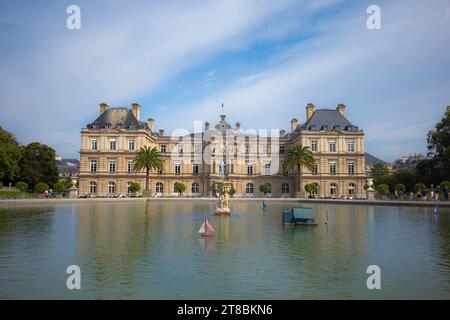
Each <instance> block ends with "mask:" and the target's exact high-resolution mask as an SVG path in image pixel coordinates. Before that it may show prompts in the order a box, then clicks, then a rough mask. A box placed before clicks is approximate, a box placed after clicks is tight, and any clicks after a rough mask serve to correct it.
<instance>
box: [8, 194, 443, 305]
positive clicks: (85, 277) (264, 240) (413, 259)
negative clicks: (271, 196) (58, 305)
mask: <svg viewBox="0 0 450 320" xmlns="http://www.w3.org/2000/svg"><path fill="white" fill-rule="evenodd" d="M293 206H305V207H312V208H313V210H314V212H315V215H316V220H317V222H318V225H317V226H316V227H311V226H310V227H287V226H283V225H282V223H281V212H282V211H283V210H287V209H290V208H291V207H293ZM214 208H215V203H214V202H210V201H201V200H199V201H192V200H189V201H164V200H153V199H152V200H149V201H140V202H137V201H134V202H127V201H111V202H91V201H88V202H86V203H82V202H81V203H75V204H58V205H36V206H30V205H27V206H14V207H13V206H9V207H5V206H2V207H0V298H1V299H33V298H37V299H116V298H117V299H399V298H402V299H449V298H450V219H449V218H448V217H449V213H450V212H449V210H448V209H441V210H440V215H439V219H436V218H435V216H434V215H433V209H430V208H414V207H395V206H392V207H389V206H363V205H335V204H328V203H326V204H319V203H314V204H310V205H309V204H301V205H299V204H296V203H295V202H271V201H268V202H267V208H265V209H262V208H261V202H259V201H233V202H232V203H231V209H232V211H233V213H232V215H231V216H230V217H224V216H214V215H212V212H213V211H214ZM326 211H328V216H329V223H328V225H325V224H324V223H323V221H324V216H325V212H326ZM205 216H207V217H208V219H209V220H210V222H211V223H212V224H213V226H214V227H215V229H216V235H215V236H214V237H209V238H202V237H201V236H199V235H198V234H197V230H198V229H199V228H200V226H201V224H202V222H203V219H204V218H205ZM70 265H77V266H79V267H80V270H81V289H80V290H68V289H67V287H66V280H67V278H68V277H69V274H67V273H66V269H67V267H68V266H70ZM370 265H377V266H379V267H380V270H381V278H380V279H381V289H380V290H377V289H374V290H369V289H368V288H367V278H368V277H369V276H370V274H367V268H368V266H370Z"/></svg>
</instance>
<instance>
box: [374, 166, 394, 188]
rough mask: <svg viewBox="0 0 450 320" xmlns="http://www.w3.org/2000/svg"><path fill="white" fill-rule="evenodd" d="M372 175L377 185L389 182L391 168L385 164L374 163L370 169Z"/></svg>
mask: <svg viewBox="0 0 450 320" xmlns="http://www.w3.org/2000/svg"><path fill="white" fill-rule="evenodd" d="M370 177H371V178H373V183H374V184H375V185H376V186H377V185H379V184H389V183H390V179H391V177H390V175H389V169H388V168H387V166H386V165H384V164H380V163H377V164H374V165H373V166H372V168H371V169H370Z"/></svg>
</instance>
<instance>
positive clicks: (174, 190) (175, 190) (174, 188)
mask: <svg viewBox="0 0 450 320" xmlns="http://www.w3.org/2000/svg"><path fill="white" fill-rule="evenodd" d="M173 193H176V194H178V191H177V188H176V183H174V184H173Z"/></svg>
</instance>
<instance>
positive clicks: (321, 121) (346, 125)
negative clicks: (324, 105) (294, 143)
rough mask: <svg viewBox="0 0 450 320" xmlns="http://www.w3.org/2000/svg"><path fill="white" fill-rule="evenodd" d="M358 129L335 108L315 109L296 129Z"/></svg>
mask: <svg viewBox="0 0 450 320" xmlns="http://www.w3.org/2000/svg"><path fill="white" fill-rule="evenodd" d="M333 129H334V130H343V131H358V130H359V128H358V127H357V126H355V125H353V124H352V123H351V122H350V121H348V120H347V118H346V117H344V116H343V115H342V114H341V113H340V112H339V111H338V110H334V109H318V110H315V111H314V113H313V115H312V116H311V118H310V119H309V120H307V121H306V122H305V123H304V124H302V125H301V126H298V128H297V129H296V131H297V132H298V131H304V130H307V131H330V130H333Z"/></svg>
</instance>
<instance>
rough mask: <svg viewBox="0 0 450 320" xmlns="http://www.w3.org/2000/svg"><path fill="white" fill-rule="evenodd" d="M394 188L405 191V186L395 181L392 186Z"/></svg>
mask: <svg viewBox="0 0 450 320" xmlns="http://www.w3.org/2000/svg"><path fill="white" fill-rule="evenodd" d="M394 190H397V191H398V192H405V191H406V187H405V185H404V184H403V183H397V184H396V185H395V187H394Z"/></svg>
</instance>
